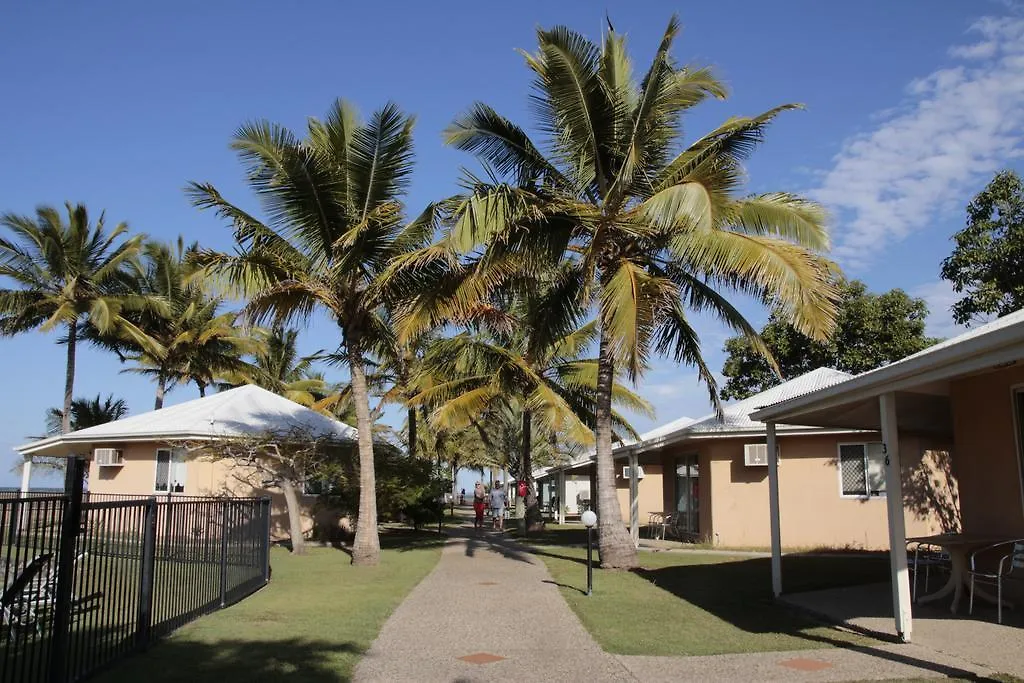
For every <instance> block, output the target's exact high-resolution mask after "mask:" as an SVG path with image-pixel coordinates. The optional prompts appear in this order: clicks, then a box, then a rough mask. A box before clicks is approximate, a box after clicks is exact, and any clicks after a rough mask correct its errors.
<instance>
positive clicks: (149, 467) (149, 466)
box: [89, 442, 337, 540]
mask: <svg viewBox="0 0 1024 683" xmlns="http://www.w3.org/2000/svg"><path fill="white" fill-rule="evenodd" d="M104 446H107V447H110V448H120V449H121V450H122V451H123V453H124V465H122V466H121V467H100V466H98V465H97V464H96V462H95V461H92V462H90V464H89V491H90V492H92V493H120V494H134V495H139V496H152V495H166V494H164V493H160V494H158V493H156V492H154V490H153V487H154V485H155V482H156V451H157V449H160V448H167V446H166V445H163V444H160V443H157V442H144V443H125V444H116V443H112V444H104ZM224 494H231V495H235V496H269V497H270V499H271V537H272V538H273V539H275V540H282V539H286V538H287V537H288V516H287V512H286V507H285V502H284V495H283V494H282V493H281V492H280V491H278V490H277V489H272V490H267V489H263V488H260V485H259V480H258V479H257V478H250V477H249V476H248V472H246V470H245V469H244V468H238V467H233V466H232V465H231V463H229V462H228V461H224V460H220V461H215V460H213V459H212V458H209V457H207V456H204V455H202V454H201V453H196V454H192V455H190V456H189V458H188V459H187V461H186V474H185V491H184V492H183V495H188V496H218V495H224ZM300 500H301V503H302V508H303V509H302V513H303V514H302V529H303V533H304V534H305V535H307V536H308V535H309V534H311V533H312V532H313V528H314V525H315V524H316V523H319V524H320V525H322V526H331V525H336V524H337V520H335V519H334V517H335V516H334V515H332V514H331V513H329V512H327V511H324V512H320V511H314V509H313V507H314V503H315V502H316V497H315V496H301V497H300Z"/></svg>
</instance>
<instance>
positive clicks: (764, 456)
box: [743, 443, 768, 467]
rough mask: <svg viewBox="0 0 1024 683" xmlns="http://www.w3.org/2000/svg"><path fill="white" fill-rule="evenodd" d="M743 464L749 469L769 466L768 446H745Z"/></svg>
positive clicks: (754, 444)
mask: <svg viewBox="0 0 1024 683" xmlns="http://www.w3.org/2000/svg"><path fill="white" fill-rule="evenodd" d="M743 464H744V465H746V466H747V467H767V466H768V444H766V443H748V444H744V446H743Z"/></svg>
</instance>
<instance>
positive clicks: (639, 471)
mask: <svg viewBox="0 0 1024 683" xmlns="http://www.w3.org/2000/svg"><path fill="white" fill-rule="evenodd" d="M622 478H623V479H629V465H623V466H622ZM636 478H637V479H643V478H644V468H643V466H642V465H637V466H636Z"/></svg>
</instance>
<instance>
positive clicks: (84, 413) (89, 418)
mask: <svg viewBox="0 0 1024 683" xmlns="http://www.w3.org/2000/svg"><path fill="white" fill-rule="evenodd" d="M127 414H128V404H127V403H125V402H124V399H123V398H117V399H115V398H114V395H113V394H110V395H109V396H107V397H106V398H105V399H104V398H102V397H101V396H100V395H99V394H96V398H92V399H89V398H76V399H75V400H74V401H72V402H71V431H73V432H76V431H78V430H79V429H86V428H88V427H95V426H96V425H101V424H106V423H108V422H113V421H114V420H120V419H121V418H122V417H124V416H125V415H127ZM63 426H64V412H63V411H62V410H61V409H60V408H50V409H49V410H48V411H46V431H47V432H48V433H50V434H60V433H61V430H62V429H63Z"/></svg>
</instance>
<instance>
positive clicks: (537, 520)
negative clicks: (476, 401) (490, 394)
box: [520, 410, 544, 532]
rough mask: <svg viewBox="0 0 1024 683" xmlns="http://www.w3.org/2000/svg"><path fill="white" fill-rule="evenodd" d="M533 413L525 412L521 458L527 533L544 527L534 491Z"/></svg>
mask: <svg viewBox="0 0 1024 683" xmlns="http://www.w3.org/2000/svg"><path fill="white" fill-rule="evenodd" d="M532 452H533V413H532V412H531V411H529V410H524V411H523V455H522V458H520V462H521V463H522V470H523V473H522V476H521V477H520V478H521V479H522V480H523V481H525V482H526V500H525V501H523V502H524V503H525V504H526V514H525V515H524V518H525V520H526V531H527V532H530V531H537V530H539V529H541V528H543V527H544V520H543V519H541V515H540V505H539V503H538V501H537V493H536V492H535V491H534V490H533V459H532Z"/></svg>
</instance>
